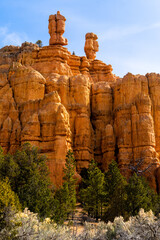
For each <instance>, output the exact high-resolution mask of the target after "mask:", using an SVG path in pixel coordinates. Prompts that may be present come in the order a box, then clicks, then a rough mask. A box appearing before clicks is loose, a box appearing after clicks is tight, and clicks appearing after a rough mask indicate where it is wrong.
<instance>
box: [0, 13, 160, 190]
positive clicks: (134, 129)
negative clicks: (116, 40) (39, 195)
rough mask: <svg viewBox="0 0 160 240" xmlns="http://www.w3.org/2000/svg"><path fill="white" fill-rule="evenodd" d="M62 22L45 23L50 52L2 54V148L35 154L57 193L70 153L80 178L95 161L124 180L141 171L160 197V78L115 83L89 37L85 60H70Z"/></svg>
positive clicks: (30, 47) (25, 49) (26, 48)
mask: <svg viewBox="0 0 160 240" xmlns="http://www.w3.org/2000/svg"><path fill="white" fill-rule="evenodd" d="M64 22H65V18H64V17H63V16H61V15H60V14H59V13H57V14H56V15H51V16H50V23H49V31H50V34H51V39H50V46H45V47H43V48H40V49H39V47H38V46H37V45H35V44H32V43H24V44H22V46H21V47H14V46H7V47H4V48H2V49H0V103H1V104H0V145H1V146H2V147H3V148H4V150H5V152H7V151H10V152H13V151H15V150H16V149H17V148H18V147H19V146H20V145H21V144H22V143H24V142H25V141H30V142H31V143H32V144H34V145H36V146H38V147H39V148H40V149H41V153H45V154H47V156H48V159H49V160H48V166H49V169H50V175H51V179H52V181H53V182H54V183H55V184H57V185H59V184H61V183H62V172H63V167H64V164H65V155H66V153H67V150H68V149H72V150H73V151H74V154H75V158H76V164H77V171H78V172H79V173H80V171H81V169H82V168H84V167H87V166H88V164H89V162H90V161H91V159H92V158H95V160H96V161H97V162H98V164H99V166H100V168H101V169H103V170H104V171H105V170H107V168H108V164H109V163H110V162H111V161H112V159H115V160H116V161H117V162H118V164H119V167H120V169H121V171H122V173H123V174H124V175H125V176H126V177H129V176H130V174H131V172H132V170H133V169H134V168H137V166H139V169H138V171H144V174H145V176H146V177H147V179H148V180H149V181H150V184H151V185H152V186H153V187H154V188H155V189H160V167H159V166H160V163H159V153H160V130H159V129H160V126H159V124H160V107H159V106H160V97H159V89H160V75H159V74H155V73H151V74H147V75H146V76H140V75H136V76H134V75H132V74H130V73H128V74H127V75H126V76H124V77H123V78H122V79H118V77H116V76H115V75H113V74H112V66H111V65H106V64H105V63H103V62H102V61H100V60H95V54H96V52H97V51H98V42H97V37H96V35H95V34H87V35H86V44H85V51H86V55H87V58H86V57H84V56H83V57H79V56H75V55H71V54H70V52H69V51H68V50H67V48H64V47H63V46H62V45H65V44H64V43H66V40H64V38H63V37H62V34H63V33H64ZM57 39H58V40H57Z"/></svg>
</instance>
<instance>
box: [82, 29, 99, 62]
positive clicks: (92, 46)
mask: <svg viewBox="0 0 160 240" xmlns="http://www.w3.org/2000/svg"><path fill="white" fill-rule="evenodd" d="M85 39H86V41H85V46H84V51H85V53H86V56H87V58H88V59H92V60H94V59H95V58H96V52H98V50H99V45H98V41H97V39H98V37H97V35H96V34H94V33H86V36H85Z"/></svg>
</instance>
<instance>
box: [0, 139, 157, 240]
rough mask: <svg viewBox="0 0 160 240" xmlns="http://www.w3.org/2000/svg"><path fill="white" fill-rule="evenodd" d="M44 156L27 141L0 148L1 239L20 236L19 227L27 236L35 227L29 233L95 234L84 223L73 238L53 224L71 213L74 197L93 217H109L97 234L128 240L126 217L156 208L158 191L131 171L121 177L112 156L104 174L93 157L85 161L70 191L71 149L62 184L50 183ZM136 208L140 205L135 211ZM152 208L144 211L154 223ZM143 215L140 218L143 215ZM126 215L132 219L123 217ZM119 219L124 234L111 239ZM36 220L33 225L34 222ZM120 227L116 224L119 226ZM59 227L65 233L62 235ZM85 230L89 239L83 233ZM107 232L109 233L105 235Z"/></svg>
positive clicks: (72, 161)
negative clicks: (13, 147)
mask: <svg viewBox="0 0 160 240" xmlns="http://www.w3.org/2000/svg"><path fill="white" fill-rule="evenodd" d="M46 161H47V158H46V157H45V156H42V155H41V154H40V153H39V151H38V149H37V148H36V147H33V146H31V145H30V144H29V143H26V144H24V145H23V146H22V148H21V149H20V150H19V151H17V152H15V153H14V154H13V155H11V154H6V155H4V154H3V151H2V149H0V230H1V232H0V234H1V235H0V236H2V237H1V238H2V239H24V238H18V237H17V238H14V237H13V236H18V234H19V236H20V235H21V234H22V230H24V229H25V228H26V230H25V231H30V233H29V234H30V235H32V234H31V233H32V232H34V231H35V232H36V231H39V232H36V233H34V234H35V236H36V234H38V233H39V234H40V232H41V235H39V236H41V238H40V237H39V238H38V239H98V238H92V236H91V233H89V230H87V229H90V228H93V227H91V225H86V227H87V229H86V230H85V231H84V232H83V234H81V238H77V237H76V238H75V236H74V238H70V237H71V233H69V230H67V229H66V228H64V227H58V225H55V223H58V224H63V222H64V221H65V220H66V219H67V218H68V216H69V215H70V216H73V215H74V211H75V206H76V201H80V202H81V204H82V206H83V209H84V210H85V211H86V212H87V213H88V216H90V217H92V218H94V219H95V220H97V221H98V219H100V220H103V221H105V222H108V221H114V222H113V224H111V223H110V225H109V223H108V224H106V225H105V224H104V225H103V224H102V225H103V227H104V229H103V230H102V229H101V230H102V232H101V233H100V234H102V235H103V234H104V233H105V235H104V236H103V237H102V238H99V239H132V238H129V235H127V234H130V236H132V234H133V232H134V231H135V230H134V231H133V228H134V227H133V225H134V224H135V219H136V218H134V217H132V218H130V216H136V215H137V216H140V215H138V213H139V211H140V209H141V208H143V209H144V211H150V210H152V211H153V213H154V214H156V215H157V214H158V213H159V196H158V195H157V194H156V193H155V192H154V191H153V190H152V189H151V188H150V187H149V185H148V184H147V182H146V181H145V179H144V178H143V177H140V176H137V174H136V173H134V174H133V176H132V177H131V178H130V179H129V181H128V182H127V180H126V179H125V178H124V177H123V176H122V175H121V173H120V170H119V168H118V165H117V163H116V162H115V161H112V162H111V164H110V165H109V167H108V171H107V172H105V173H103V172H102V171H101V170H100V169H99V168H98V166H97V164H96V163H95V162H94V161H91V163H90V165H89V168H88V169H84V170H83V171H82V182H81V184H80V187H79V190H78V191H76V188H77V186H76V182H77V180H76V178H75V170H76V165H75V159H74V156H73V153H72V152H71V151H68V153H67V155H66V164H65V168H64V177H63V185H62V186H61V187H60V188H58V189H56V188H55V187H54V186H53V185H52V184H51V182H50V178H49V171H48V168H47V164H46ZM76 192H77V193H76ZM28 209H29V210H30V211H31V212H30V211H29V210H28ZM22 211H24V212H22ZM32 212H33V213H32ZM142 212H143V211H142V210H141V215H142ZM153 213H152V212H150V214H151V216H152V218H153V221H154V224H155V225H156V224H159V220H158V219H157V218H155V216H154V215H153ZM37 214H38V215H37ZM147 214H149V213H147ZM147 214H146V215H145V216H146V218H148V215H147ZM116 217H119V218H116ZM23 218H25V219H23ZM129 218H130V219H132V220H128V219H129ZM141 218H142V216H141ZM114 219H115V220H114ZM116 219H118V220H116ZM123 219H124V220H125V221H128V225H126V226H129V221H130V227H128V230H125V231H127V233H125V234H126V236H128V238H127V237H126V238H113V237H116V234H117V231H120V230H117V226H118V225H117V224H118V221H119V222H120V223H119V224H120V225H125V224H127V223H125V222H124V220H123ZM116 221H117V222H116ZM145 221H148V220H144V222H145ZM131 222H132V223H131ZM36 224H38V227H36V226H35V225H36ZM152 224H153V223H152ZM102 225H101V227H102ZM27 226H28V227H27ZM98 226H100V225H97V229H96V228H95V229H94V231H92V232H94V234H98V232H97V231H100V229H98V228H99V227H98ZM101 227H100V228H101ZM122 228H123V227H122V226H121V227H120V229H121V230H122ZM130 228H132V234H131V233H129V231H130ZM36 229H39V230H36ZM40 229H41V230H40ZM47 229H48V230H47ZM60 229H61V231H63V232H64V234H65V236H66V238H62V236H61V234H60V233H59V231H60ZM157 229H158V228H157ZM92 230H93V229H92ZM47 231H48V233H47ZM7 234H9V235H7ZM23 234H24V233H23ZM23 234H22V235H23ZM34 234H33V235H34ZM43 234H44V235H43ZM45 234H46V236H48V237H46V236H45ZM47 234H51V236H53V235H55V236H57V238H50V237H49V236H50V235H47ZM52 234H53V235H52ZM56 234H57V235H56ZM58 234H60V235H58ZM85 234H86V236H90V238H89V237H88V238H87V237H86V238H83V237H84V235H85ZM108 234H110V238H109V237H107V236H109V235H108ZM82 235H83V236H82ZM122 235H123V234H122ZM67 236H68V238H67ZM97 236H98V235H97ZM3 237H4V238H3ZM72 237H73V236H72ZM123 237H124V235H123ZM26 239H37V238H34V237H33V238H32V237H29V238H26ZM135 239H136V238H135ZM137 239H138V238H137ZM139 239H141V238H139ZM146 239H147V238H146Z"/></svg>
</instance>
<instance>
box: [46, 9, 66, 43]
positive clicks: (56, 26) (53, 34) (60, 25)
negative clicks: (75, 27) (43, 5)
mask: <svg viewBox="0 0 160 240" xmlns="http://www.w3.org/2000/svg"><path fill="white" fill-rule="evenodd" d="M65 21H66V18H65V17H64V16H62V15H61V14H60V11H57V14H55V15H50V16H49V25H48V30H49V34H50V40H49V44H50V45H67V44H68V41H67V39H66V38H64V37H63V36H62V35H63V33H64V32H65Z"/></svg>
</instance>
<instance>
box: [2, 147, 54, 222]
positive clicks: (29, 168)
mask: <svg viewBox="0 0 160 240" xmlns="http://www.w3.org/2000/svg"><path fill="white" fill-rule="evenodd" d="M46 161H47V158H46V157H45V156H42V155H40V154H39V153H38V149H37V148H36V147H34V146H31V145H30V144H29V143H25V144H24V145H23V146H22V148H21V150H19V151H17V152H16V153H15V154H13V155H10V154H7V155H3V153H2V152H1V154H0V178H1V179H2V180H3V179H4V178H5V177H8V179H9V181H10V185H11V188H12V190H13V191H14V192H15V193H16V194H17V195H18V197H19V200H20V203H21V205H22V208H25V207H27V208H29V210H31V211H33V212H36V213H39V214H40V216H41V217H44V216H50V214H51V213H52V210H51V205H52V204H51V203H52V201H53V191H52V187H51V182H50V178H49V171H48V167H47V164H46Z"/></svg>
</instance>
